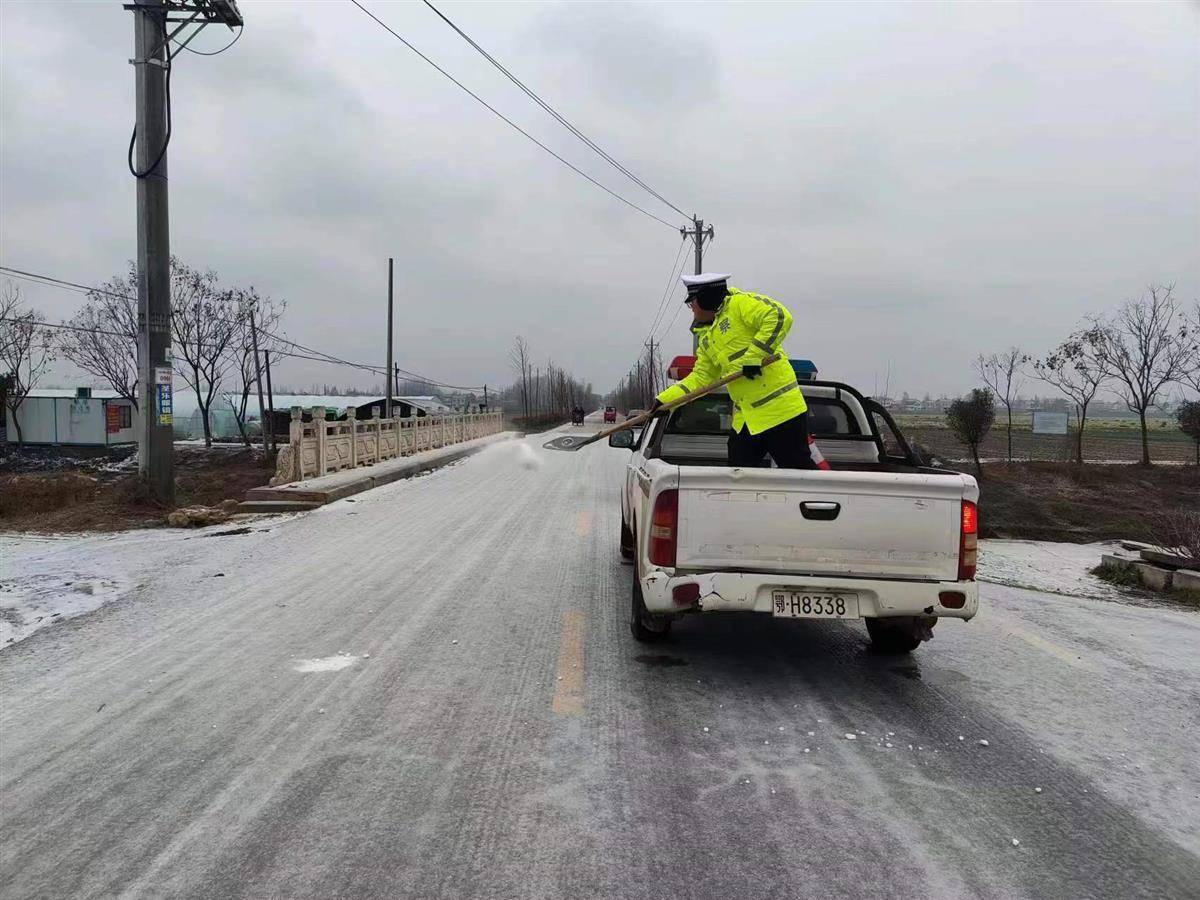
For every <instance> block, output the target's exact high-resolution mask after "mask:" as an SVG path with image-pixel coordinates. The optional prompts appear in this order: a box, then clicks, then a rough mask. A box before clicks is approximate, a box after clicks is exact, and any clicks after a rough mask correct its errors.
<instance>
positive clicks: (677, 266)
mask: <svg viewBox="0 0 1200 900" xmlns="http://www.w3.org/2000/svg"><path fill="white" fill-rule="evenodd" d="M686 244H687V236H686V235H685V236H684V238H683V240H682V241H680V242H679V249H678V250H676V251H675V263H674V264H673V265H672V266H671V273H670V274H669V275H668V276H667V286H666V288H664V290H663V295H662V299H661V300H659V301H658V310H657V312H655V314H654V321H653V322H651V323H650V333H649V334H648V335H647V337H651V336H653V334H654V329H655V327H657V325H658V324H659V320H660V319H661V318H662V315H663V310H665V309H666V306H667V298H668V297H669V296H670V295H671V288H672V287H674V286H675V279H676V278H678V277H679V271H682V268H683V267H682V264H681V262H680V260H681V259H682V258H683V248H684V246H685V245H686Z"/></svg>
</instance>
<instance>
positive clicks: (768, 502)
mask: <svg viewBox="0 0 1200 900" xmlns="http://www.w3.org/2000/svg"><path fill="white" fill-rule="evenodd" d="M967 490H968V482H967V481H966V480H965V479H963V478H962V477H961V476H959V475H957V474H950V473H947V474H945V475H941V474H938V475H926V474H919V473H911V474H910V473H900V474H897V473H882V472H850V471H847V472H836V471H833V472H830V471H797V470H794V469H793V470H787V469H782V470H781V469H731V468H726V467H701V466H681V467H680V468H679V537H678V545H677V551H676V571H680V570H693V571H705V572H711V571H717V570H734V571H737V570H741V571H750V570H763V569H766V570H769V571H776V572H780V573H789V574H803V575H843V576H846V575H849V576H861V577H870V578H896V579H918V580H929V581H953V580H955V579H956V578H957V576H958V542H959V522H960V519H961V515H962V513H961V503H962V500H963V499H964V498H966V499H971V500H974V499H976V498H975V496H970V497H967ZM971 493H972V494H973V495H974V493H975V491H974V490H973V489H972V491H971Z"/></svg>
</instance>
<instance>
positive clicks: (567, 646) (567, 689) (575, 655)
mask: <svg viewBox="0 0 1200 900" xmlns="http://www.w3.org/2000/svg"><path fill="white" fill-rule="evenodd" d="M583 624H584V619H583V610H579V609H570V610H567V615H566V618H565V619H564V620H563V635H562V644H561V645H560V646H559V648H558V671H557V672H556V673H555V675H556V679H557V680H556V681H555V684H556V685H557V687H556V688H555V690H554V711H555V712H556V713H557V714H558V715H560V716H577V715H579V714H580V713H582V712H583Z"/></svg>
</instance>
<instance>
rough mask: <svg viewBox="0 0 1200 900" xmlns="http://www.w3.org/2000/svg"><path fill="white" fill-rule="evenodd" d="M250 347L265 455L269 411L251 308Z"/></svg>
mask: <svg viewBox="0 0 1200 900" xmlns="http://www.w3.org/2000/svg"><path fill="white" fill-rule="evenodd" d="M250 347H251V349H252V350H253V351H254V382H255V384H257V385H258V421H259V426H260V427H259V430H260V431H261V432H262V442H263V456H264V457H265V456H266V455H267V411H266V409H264V408H263V393H262V369H261V368H260V367H259V365H258V328H256V327H255V325H254V310H253V309H251V310H250Z"/></svg>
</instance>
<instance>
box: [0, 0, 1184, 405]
mask: <svg viewBox="0 0 1200 900" xmlns="http://www.w3.org/2000/svg"><path fill="white" fill-rule="evenodd" d="M364 3H366V5H367V6H369V7H370V8H371V9H372V10H373V11H374V12H375V13H376V14H377V15H379V16H380V17H381V18H382V19H384V20H385V21H386V22H388V23H389V24H390V25H391V26H392V27H393V28H394V29H395V30H396V31H398V32H399V33H400V34H402V35H404V36H405V37H406V38H407V39H409V40H410V41H412V42H413V43H414V44H415V45H416V46H417V47H419V48H420V49H421V50H423V51H424V52H426V53H427V54H429V55H430V56H431V57H433V58H434V59H435V60H437V61H438V62H439V63H440V64H441V65H443V66H444V67H445V68H447V69H448V70H449V71H451V72H452V73H453V74H454V75H455V76H456V77H458V78H460V80H462V81H463V82H464V83H466V84H467V85H468V86H469V87H471V88H472V89H474V90H476V91H477V92H478V93H480V94H481V95H482V96H483V97H484V98H485V99H487V100H489V102H491V103H493V105H495V106H497V107H498V108H499V109H500V110H501V111H503V112H504V113H506V114H507V115H509V116H510V117H512V118H513V119H515V120H516V121H517V122H519V123H520V124H521V125H522V126H524V127H526V128H527V129H528V130H530V131H531V132H533V133H534V134H536V135H537V136H538V137H539V138H540V139H542V140H543V141H545V142H546V143H547V144H549V145H550V146H551V147H553V148H554V149H555V150H556V151H558V152H559V153H561V154H562V155H564V156H566V157H567V158H568V159H570V160H571V161H572V162H574V163H575V164H576V165H578V166H580V167H581V168H583V169H584V170H585V171H587V172H588V173H589V174H592V175H593V176H594V177H595V178H597V179H598V180H600V181H602V182H603V183H605V184H606V185H608V186H610V187H612V188H613V189H614V190H617V191H618V192H620V193H621V194H623V195H625V196H627V197H629V198H630V199H631V200H633V201H634V202H636V203H638V204H639V205H644V206H646V207H647V208H649V209H651V210H652V211H653V212H654V213H655V214H657V215H659V216H661V217H662V218H664V219H667V220H668V221H670V222H676V221H677V220H679V218H680V217H679V216H678V215H676V214H675V213H673V212H672V211H671V210H670V209H669V208H667V207H665V206H663V205H662V204H661V203H659V202H658V201H656V200H655V199H654V198H653V197H650V196H649V195H647V194H645V193H644V192H642V191H641V189H639V188H637V187H636V186H635V185H633V184H632V183H631V182H629V181H627V180H625V179H624V176H622V175H620V174H619V173H618V172H616V171H615V170H613V169H611V168H609V167H607V165H606V164H605V163H603V162H602V161H601V160H599V159H598V158H597V157H596V156H595V155H593V154H592V153H591V151H590V150H588V149H587V148H586V147H584V146H583V145H582V144H581V143H579V142H578V141H577V140H575V139H574V138H573V137H571V136H570V135H569V134H568V133H567V132H566V131H565V130H564V129H563V128H561V127H560V126H559V125H558V124H556V123H555V122H554V121H553V120H552V119H550V117H549V116H547V115H546V114H545V113H543V112H542V111H541V110H539V109H538V108H537V107H536V106H534V105H533V103H532V102H531V101H529V100H528V99H527V98H525V97H524V96H523V95H522V94H521V93H520V92H519V91H518V90H517V89H516V88H515V87H514V86H512V85H511V84H509V83H508V82H507V81H505V80H504V79H503V77H502V76H501V75H500V74H499V73H497V72H496V71H495V70H493V69H491V68H490V66H489V65H488V64H487V63H486V62H485V61H484V60H482V59H481V58H480V57H479V56H477V55H476V54H475V53H474V51H473V50H472V49H471V48H470V47H469V46H468V45H466V44H465V43H464V42H462V40H461V39H460V38H458V37H457V35H455V34H454V33H453V32H452V31H451V30H450V29H449V28H448V27H446V26H445V24H443V23H442V22H441V21H440V20H439V19H437V18H436V16H434V14H433V13H432V12H431V11H430V10H429V9H428V8H426V7H425V6H424V5H423V4H421V3H418V2H380V0H364ZM240 5H241V8H242V12H243V14H244V15H245V19H246V29H245V35H244V37H243V38H242V39H241V40H240V41H239V42H238V43H237V44H236V46H234V47H233V48H232V49H230V50H229V51H228V52H226V53H224V54H222V55H220V56H216V57H211V58H209V57H200V56H193V55H189V54H181V55H180V57H179V58H178V59H177V60H176V67H175V70H174V74H173V77H172V95H173V112H174V136H173V139H172V142H171V145H170V153H169V165H170V178H171V201H170V203H171V249H172V251H173V252H174V253H175V254H176V255H178V256H180V257H182V258H183V259H184V260H186V261H188V262H189V263H191V264H193V265H196V266H199V267H211V268H213V269H215V270H216V271H217V272H218V273H219V274H220V276H221V278H222V280H223V281H224V282H225V283H227V284H230V285H234V284H240V285H249V284H253V285H254V286H255V287H257V288H258V289H259V291H261V292H264V293H268V294H272V295H275V296H278V297H281V298H284V299H286V300H287V302H288V305H289V306H288V313H287V317H286V331H287V333H288V334H289V335H290V336H291V337H293V338H295V339H296V340H299V341H301V342H302V343H306V344H310V345H314V346H320V347H322V348H323V349H325V350H327V351H328V352H331V353H335V354H337V355H340V356H344V357H349V358H351V359H356V360H363V361H367V362H371V363H380V362H382V361H383V359H384V353H385V347H384V326H385V321H386V319H385V313H386V272H387V257H388V256H389V255H391V256H394V257H395V259H396V271H397V304H398V317H399V324H398V327H397V334H396V337H397V342H398V348H399V349H398V354H397V356H398V360H399V362H400V364H401V365H402V366H404V367H405V368H407V369H410V370H413V371H417V372H422V373H426V374H428V375H430V376H433V377H435V378H437V379H439V380H444V381H449V382H453V383H463V384H480V383H484V382H486V383H488V384H492V385H495V384H497V383H507V382H508V381H510V380H511V378H512V375H511V372H510V370H509V368H508V362H507V353H508V348H509V347H510V345H511V344H512V341H513V337H514V335H517V334H522V335H524V336H525V337H526V338H527V339H528V341H529V342H530V344H531V345H532V347H533V349H534V351H535V354H536V356H537V357H538V359H539V360H544V359H545V358H546V357H548V356H552V357H553V358H554V359H555V360H556V361H557V362H558V363H560V364H566V365H567V366H568V367H569V368H571V369H573V370H574V371H575V372H576V373H577V374H578V375H579V376H580V377H582V378H585V379H588V380H591V381H593V382H594V383H595V386H596V388H597V389H598V390H601V391H604V390H608V389H609V388H611V387H612V386H613V385H614V383H615V382H616V380H617V379H618V378H619V377H620V376H621V374H623V373H624V372H625V371H627V370H628V368H629V366H630V365H631V363H632V361H633V359H634V357H635V355H636V353H637V351H638V349H639V347H640V345H641V342H642V340H643V338H644V337H645V336H646V333H647V330H648V328H649V326H650V323H651V320H652V319H653V317H654V314H655V311H656V308H657V307H658V304H659V301H660V300H661V298H662V295H663V289H664V287H666V284H667V280H668V274H669V270H670V266H671V264H672V262H673V261H674V259H675V258H676V254H677V251H678V249H679V247H680V235H679V233H678V231H677V230H672V229H671V228H668V227H666V226H664V225H662V224H660V223H658V222H655V221H653V220H651V219H648V218H646V217H644V216H642V215H640V214H639V213H637V212H634V211H633V210H630V209H629V208H628V207H626V206H624V205H623V204H621V203H619V202H618V201H616V200H614V199H612V198H611V197H610V196H608V195H606V194H604V193H603V192H601V191H600V190H598V189H597V188H595V187H594V186H592V185H590V184H588V183H587V182H585V181H584V180H583V179H581V178H580V177H579V176H577V175H576V174H574V173H572V172H571V171H569V170H567V169H566V168H564V167H563V166H562V165H561V164H559V163H558V162H556V161H555V160H554V159H552V158H551V157H549V156H547V155H546V154H545V153H544V152H543V151H542V150H540V149H538V148H537V147H536V146H534V145H533V144H531V143H529V142H528V141H527V140H525V139H524V138H523V137H521V136H520V135H519V134H517V133H516V132H514V131H513V130H511V129H510V128H509V127H508V126H507V125H505V124H504V123H502V122H500V121H499V120H497V119H496V118H495V117H493V116H492V114H491V113H489V112H487V111H486V110H485V109H483V108H482V107H480V106H479V105H478V104H476V103H475V101H473V100H472V99H470V98H469V97H467V96H466V95H465V94H463V93H462V92H460V91H459V90H458V88H456V87H455V86H454V85H453V84H451V83H450V82H448V81H446V80H445V79H444V78H443V77H442V76H441V75H439V74H438V73H437V72H436V71H434V70H433V69H431V68H429V67H428V66H427V65H426V64H425V63H424V62H422V61H421V60H420V59H418V58H417V57H415V56H414V55H413V54H412V53H411V52H410V51H409V50H407V49H406V48H405V47H404V46H403V45H402V44H400V43H399V42H398V41H396V40H395V39H394V38H393V37H391V36H390V35H388V34H387V33H386V32H384V31H383V30H382V29H380V28H379V26H378V25H376V24H375V23H374V22H372V21H371V20H370V19H369V18H367V17H366V16H365V15H364V14H363V13H361V12H360V11H359V10H357V9H356V8H355V7H354V6H352V5H351V4H350V3H348V2H283V0H275V2H254V0H241V3H240ZM442 8H443V10H444V11H445V12H446V14H447V15H449V16H450V17H451V18H453V19H455V20H456V22H457V23H458V24H459V25H460V26H461V27H463V28H464V29H465V30H466V31H467V32H468V33H470V34H471V35H472V36H473V37H474V38H475V39H476V40H477V41H478V42H479V43H481V44H482V45H483V46H484V47H485V48H486V49H488V50H489V51H490V52H492V53H493V54H494V55H495V56H497V57H498V58H499V59H500V60H501V61H502V62H504V63H505V64H506V65H507V66H508V67H509V68H510V69H512V70H513V71H514V72H515V73H516V74H517V75H518V76H519V77H521V78H522V79H523V80H524V81H526V82H527V83H528V84H529V85H530V86H531V87H533V88H534V89H535V90H537V91H538V92H539V93H540V94H541V95H542V96H543V97H544V98H545V99H546V100H547V101H548V102H549V103H551V104H552V105H554V106H555V107H557V108H558V109H559V111H560V112H562V113H563V114H564V115H566V116H567V118H569V119H571V120H572V121H573V122H574V123H575V124H576V125H577V126H578V127H579V128H580V129H581V130H582V131H584V132H585V133H587V134H588V135H589V136H590V137H592V138H593V139H594V140H596V141H597V142H598V143H599V144H601V145H602V146H603V147H604V148H605V149H607V150H608V151H609V152H610V153H611V154H612V155H613V156H615V157H616V158H617V159H619V160H621V161H622V162H623V163H624V164H625V165H626V166H628V167H629V168H630V169H631V170H633V171H634V172H635V173H636V174H638V175H639V176H640V177H641V178H642V179H643V180H644V181H646V182H647V183H649V184H650V185H651V186H653V187H654V188H655V189H656V190H657V191H658V192H660V193H661V194H663V195H664V196H665V197H666V198H667V199H669V200H671V201H672V202H673V203H675V204H676V205H678V206H679V207H680V208H682V209H684V210H686V211H688V212H692V211H693V210H694V211H695V212H696V213H698V214H699V215H701V216H703V217H704V218H705V219H706V220H708V221H710V222H712V223H714V224H715V226H716V231H717V237H716V241H715V243H714V244H713V245H712V249H711V251H710V252H709V253H708V254H707V255H706V266H705V268H706V269H710V270H716V271H729V272H732V273H733V274H734V276H735V277H734V283H735V284H737V285H739V286H741V287H744V288H747V289H752V290H755V291H758V292H761V293H766V294H769V295H771V296H772V297H775V298H776V299H778V300H780V301H781V302H783V303H784V304H786V305H787V306H788V307H789V308H790V309H791V310H792V312H793V314H794V315H795V320H796V322H795V325H794V327H793V329H792V333H791V336H790V337H789V339H788V341H787V345H786V347H787V350H788V351H789V352H790V353H791V354H792V355H793V356H804V357H811V358H812V359H814V360H815V361H816V362H817V364H818V366H819V368H820V369H821V372H822V374H823V375H825V376H828V377H836V378H840V379H843V380H846V381H850V382H852V383H854V384H856V385H858V386H859V387H862V388H864V389H865V390H873V389H874V388H875V383H876V378H877V377H878V379H879V382H878V388H879V390H880V391H882V389H883V386H884V385H883V373H884V372H885V371H886V369H887V367H888V364H889V361H890V364H891V372H892V375H891V386H892V389H893V393H898V392H899V390H901V389H907V390H909V391H911V392H913V393H923V392H925V391H932V392H933V393H935V394H936V393H939V392H942V391H945V392H960V391H963V390H965V389H967V388H968V387H970V386H971V385H972V384H973V379H972V376H971V372H970V360H971V359H972V358H973V357H974V355H975V354H977V353H978V352H979V351H981V350H983V351H991V350H998V349H1002V348H1003V347H1004V346H1006V345H1008V344H1010V343H1016V344H1019V345H1020V346H1022V347H1024V348H1026V349H1028V350H1029V351H1030V352H1035V353H1036V352H1044V351H1045V350H1047V349H1048V348H1049V347H1050V346H1051V345H1052V344H1053V343H1055V342H1056V341H1057V340H1059V339H1061V338H1062V337H1063V336H1064V335H1065V334H1066V333H1067V332H1068V331H1069V330H1070V329H1071V328H1073V327H1074V326H1075V325H1076V323H1077V322H1078V321H1079V319H1080V318H1081V317H1082V316H1083V315H1085V314H1087V313H1090V312H1098V311H1102V310H1105V309H1107V308H1110V307H1112V306H1115V305H1116V304H1117V303H1119V302H1120V301H1121V300H1122V299H1124V298H1126V297H1129V296H1133V295H1136V294H1138V293H1139V292H1140V291H1141V290H1142V289H1143V288H1144V286H1145V285H1146V284H1147V283H1149V282H1152V281H1154V282H1170V281H1174V282H1176V283H1177V285H1178V291H1179V293H1180V294H1181V295H1182V296H1183V297H1185V298H1188V299H1190V298H1192V297H1194V296H1196V295H1197V294H1198V293H1200V249H1198V248H1200V101H1198V90H1200V62H1198V60H1200V50H1198V47H1200V43H1198V37H1200V31H1198V22H1200V6H1198V5H1197V4H1195V3H1191V2H1182V0H1181V2H1164V3H1150V2H1137V3H1126V4H1092V3H1048V2H1038V3H1029V4H1023V3H1012V2H1009V3H958V4H936V3H919V4H911V5H909V4H904V3H899V2H888V3H879V4H868V3H860V4H854V3H843V2H839V3H828V4H826V3H804V4H785V3H770V4H765V3H764V4H751V3H737V4H728V5H726V4H716V3H683V2H678V3H607V2H606V3H590V4H589V3H582V2H573V3H536V4H535V3H524V4H509V3H464V2H445V3H444V5H442ZM132 18H133V17H132V15H131V14H130V13H129V12H126V11H124V10H123V9H122V8H121V5H120V3H119V2H116V0H113V2H61V0H60V2H22V0H3V2H0V76H2V84H0V103H2V106H0V126H2V131H3V135H2V137H3V141H2V158H0V261H2V264H3V265H7V266H11V267H15V268H19V269H27V270H31V271H36V272H46V273H50V274H53V275H56V276H59V277H62V278H67V279H70V280H73V281H82V282H87V283H97V282H100V281H102V280H104V279H106V278H108V277H109V276H111V275H113V274H115V273H118V272H120V271H122V270H123V269H124V267H125V261H126V260H127V259H129V258H131V257H133V256H134V255H135V249H136V248H135V237H134V225H135V217H134V214H135V203H134V201H135V188H134V182H133V179H132V177H131V176H130V174H129V172H128V170H127V169H126V162H125V149H126V145H127V142H128V140H129V130H130V127H131V124H132V115H133V72H132V68H131V67H130V65H129V63H128V60H129V57H130V56H132V43H133V21H132ZM229 34H230V33H229V32H228V31H226V30H225V29H224V28H223V27H211V28H209V29H208V31H207V33H205V34H202V35H200V36H199V37H198V38H197V39H196V41H195V42H194V44H193V46H194V47H196V48H197V49H201V50H211V49H216V48H219V47H220V46H222V45H223V44H225V43H227V41H228V39H229ZM688 268H689V270H690V263H689V266H688ZM23 290H24V292H25V296H26V297H27V298H29V299H30V300H32V301H33V302H34V303H35V304H36V305H37V306H38V307H39V308H41V309H42V311H44V312H45V313H46V314H47V315H48V316H49V317H50V318H51V319H54V320H58V319H61V318H65V317H69V316H70V315H71V314H72V313H73V312H74V311H75V310H76V309H77V308H78V307H79V305H80V303H81V301H82V299H83V298H82V297H80V296H79V295H77V294H72V293H66V292H61V291H57V290H52V289H50V288H45V287H38V286H31V285H25V286H23ZM679 299H681V294H679V293H677V294H676V295H675V296H674V297H673V299H672V301H671V305H670V308H669V310H668V316H667V318H668V319H669V317H670V316H671V315H674V313H675V311H676V307H677V306H678V302H679ZM686 318H687V313H686V311H685V312H684V313H683V314H681V315H680V316H679V317H678V318H677V319H676V320H675V322H674V325H673V326H672V327H671V328H670V329H669V331H668V332H667V333H666V334H665V335H664V337H663V340H664V342H665V347H666V349H667V351H668V354H670V353H673V352H685V351H686V350H687V349H688V348H690V339H689V336H688V333H687V330H686V327H685V320H686ZM663 324H664V325H665V324H666V323H665V322H664V323H663ZM57 376H58V380H60V381H63V380H64V379H66V378H68V377H69V373H66V372H59V373H57ZM275 380H276V383H277V384H278V383H280V382H285V383H288V384H308V383H310V382H312V381H314V380H315V381H328V382H336V383H350V382H355V381H357V382H358V383H362V384H365V383H366V381H365V380H364V379H362V378H359V377H358V376H356V375H355V374H353V372H352V371H351V370H346V369H338V368H334V367H329V366H324V365H319V364H310V363H301V362H295V361H292V362H289V363H287V364H286V365H284V366H281V372H280V373H279V374H277V375H276V379H275Z"/></svg>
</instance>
